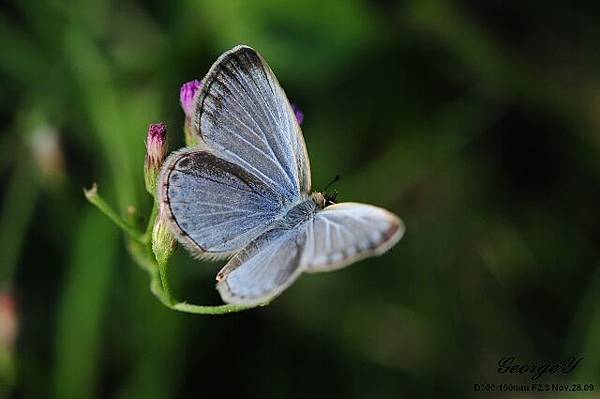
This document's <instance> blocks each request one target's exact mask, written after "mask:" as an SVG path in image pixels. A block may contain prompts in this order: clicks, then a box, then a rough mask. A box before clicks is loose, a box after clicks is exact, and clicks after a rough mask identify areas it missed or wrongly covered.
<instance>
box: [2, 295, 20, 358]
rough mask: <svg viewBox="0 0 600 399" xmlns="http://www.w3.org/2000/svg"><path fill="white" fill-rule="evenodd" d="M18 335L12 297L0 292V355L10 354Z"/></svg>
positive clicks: (17, 324)
mask: <svg viewBox="0 0 600 399" xmlns="http://www.w3.org/2000/svg"><path fill="white" fill-rule="evenodd" d="M18 333H19V314H18V309H17V305H16V303H15V299H14V297H13V295H12V294H11V293H10V292H8V291H1V292H0V353H12V352H13V349H14V347H15V341H16V338H17V334H18Z"/></svg>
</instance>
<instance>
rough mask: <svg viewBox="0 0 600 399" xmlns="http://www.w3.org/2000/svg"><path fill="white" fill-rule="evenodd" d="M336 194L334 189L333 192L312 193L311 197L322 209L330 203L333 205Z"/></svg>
mask: <svg viewBox="0 0 600 399" xmlns="http://www.w3.org/2000/svg"><path fill="white" fill-rule="evenodd" d="M337 195H338V193H337V191H334V192H333V193H328V192H323V193H312V195H311V197H312V200H313V201H314V203H315V204H317V206H318V207H319V208H321V209H323V208H325V207H328V206H330V205H334V204H335V200H336V198H337Z"/></svg>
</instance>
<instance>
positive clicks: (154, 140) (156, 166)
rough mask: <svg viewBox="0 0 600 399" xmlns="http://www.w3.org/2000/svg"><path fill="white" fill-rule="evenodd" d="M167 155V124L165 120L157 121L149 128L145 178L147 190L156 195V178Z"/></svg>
mask: <svg viewBox="0 0 600 399" xmlns="http://www.w3.org/2000/svg"><path fill="white" fill-rule="evenodd" d="M166 156H167V125H166V124H165V123H164V122H160V123H155V124H152V125H150V127H149V128H148V137H147V138H146V160H145V162H144V178H145V180H146V190H147V191H148V192H149V193H150V194H152V195H154V192H155V190H156V179H157V177H158V173H159V171H160V167H161V165H162V163H163V161H164V160H165V157H166Z"/></svg>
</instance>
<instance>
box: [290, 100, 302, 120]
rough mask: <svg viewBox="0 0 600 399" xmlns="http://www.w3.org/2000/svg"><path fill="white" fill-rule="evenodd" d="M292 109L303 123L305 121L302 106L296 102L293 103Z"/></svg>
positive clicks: (297, 118)
mask: <svg viewBox="0 0 600 399" xmlns="http://www.w3.org/2000/svg"><path fill="white" fill-rule="evenodd" d="M292 110H293V111H294V114H295V115H296V120H297V121H298V124H299V125H301V124H302V122H303V121H304V114H303V113H302V111H300V107H298V106H297V105H296V104H294V103H292Z"/></svg>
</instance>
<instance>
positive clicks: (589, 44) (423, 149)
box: [0, 0, 600, 398]
mask: <svg viewBox="0 0 600 399" xmlns="http://www.w3.org/2000/svg"><path fill="white" fill-rule="evenodd" d="M239 43H245V44H248V45H251V46H253V47H255V48H256V49H258V50H259V51H260V52H261V53H262V54H263V56H264V57H265V58H266V59H267V60H268V61H269V63H270V65H271V67H272V68H273V70H274V71H275V73H276V74H277V76H278V77H279V80H280V82H281V83H282V85H283V86H284V88H285V89H286V92H287V94H288V96H289V98H290V99H291V101H293V102H295V103H297V104H298V105H299V106H300V108H301V109H302V110H303V111H304V114H305V121H304V124H303V131H304V135H305V139H306V142H307V146H308V149H309V153H310V157H311V164H312V167H313V171H312V172H313V185H314V187H315V188H317V189H318V188H322V187H323V186H324V185H325V184H326V183H327V182H328V181H329V180H330V179H331V178H332V177H333V176H335V175H336V174H340V175H341V176H342V180H341V181H340V182H339V183H338V184H337V186H336V188H337V190H338V191H339V192H340V199H341V200H342V201H347V200H353V201H362V202H368V203H373V204H376V205H380V206H384V207H386V208H389V209H390V210H392V211H394V212H395V213H397V214H398V215H400V216H401V217H402V218H403V219H404V221H405V223H406V226H407V232H406V235H405V237H404V238H403V240H402V241H400V243H399V244H398V245H397V246H396V247H395V248H394V249H393V250H392V251H391V252H389V253H387V254H386V255H384V256H382V257H380V258H375V259H369V260H366V261H362V262H360V263H358V264H356V265H354V266H352V267H350V268H348V269H345V270H343V271H340V272H336V273H330V274H317V275H307V276H304V277H302V278H301V279H300V280H299V281H298V282H297V283H296V284H295V285H294V286H293V287H292V288H290V289H289V290H287V291H286V292H285V293H284V294H283V295H282V296H281V297H280V298H278V299H277V300H276V301H275V302H273V303H272V304H271V305H270V306H268V307H265V308H260V309H254V310H250V311H246V312H242V313H238V314H232V315H226V316H213V317H210V316H194V315H187V314H182V313H177V312H174V311H171V310H168V309H167V308H165V307H163V306H162V305H161V304H160V303H159V301H158V300H156V299H155V298H154V297H153V296H152V294H151V293H150V291H149V290H148V277H147V275H146V274H145V273H144V272H143V271H142V270H141V269H140V268H138V267H137V266H136V265H135V263H134V262H133V261H132V260H131V258H130V256H129V255H128V253H127V250H126V246H125V241H124V237H123V234H122V233H121V232H120V231H119V230H118V229H117V228H116V227H115V226H114V225H112V224H111V223H110V222H109V221H108V220H107V219H106V218H105V217H104V216H102V215H101V214H100V212H98V210H97V209H95V208H94V207H93V206H91V205H90V204H89V203H87V202H86V201H85V198H84V196H83V193H82V188H83V187H89V186H90V185H91V184H92V183H93V182H95V181H97V182H98V185H99V189H100V192H101V193H102V194H103V195H104V196H105V197H106V198H107V199H108V201H109V202H110V203H112V204H114V205H115V207H116V208H117V209H118V210H119V211H120V212H121V213H122V214H125V212H126V209H127V207H128V206H135V207H136V209H138V211H139V213H140V215H142V217H144V216H145V215H147V213H148V212H149V209H150V207H151V199H150V198H149V197H148V195H146V194H145V191H144V182H143V176H142V175H143V158H144V152H145V148H144V140H145V135H146V129H147V126H148V124H149V123H153V122H157V121H160V120H164V121H166V122H167V123H168V124H169V132H170V137H169V139H170V146H171V149H176V148H178V147H180V146H182V145H183V133H182V128H183V122H184V116H183V113H182V111H181V109H180V106H179V98H178V96H179V87H180V85H181V83H183V82H185V81H188V80H191V79H194V78H202V77H203V75H204V73H206V71H207V70H208V68H209V67H210V65H211V63H212V62H213V61H214V60H215V59H216V57H217V56H218V55H219V54H220V53H221V52H223V51H225V50H227V49H229V48H231V47H233V46H234V45H236V44H239ZM598 43H600V3H598V2H590V3H586V2H581V1H575V2H560V1H550V2H548V1H544V2H542V1H530V2H516V1H514V2H505V1H501V0H491V1H485V2H479V1H474V0H468V1H466V0H465V1H449V0H425V1H419V0H412V1H403V2H397V3H396V2H391V1H374V2H366V1H359V0H345V1H342V0H339V1H323V0H305V1H289V2H281V1H277V0H261V1H252V2H249V1H243V0H237V1H218V0H208V1H175V2H161V1H155V0H154V1H134V0H124V1H112V2H111V1H81V2H60V1H58V0H54V1H39V2H38V1H33V0H19V1H16V0H12V1H8V2H4V3H3V4H2V6H0V79H1V81H0V82H1V87H2V90H1V94H0V121H1V122H0V127H1V129H2V134H1V135H0V150H1V153H0V179H1V180H0V181H1V182H2V191H1V192H2V198H1V202H0V243H1V244H0V286H1V290H2V291H1V293H0V346H1V348H0V397H2V398H4V397H15V398H48V397H50V398H52V397H53V398H172V397H179V398H187V397H211V396H216V395H219V396H221V397H223V396H224V397H228V396H233V395H236V396H238V397H241V396H242V395H243V397H261V398H281V397H289V398H296V397H297V398H306V397H324V396H329V397H344V398H402V397H406V398H468V397H473V398H480V397H490V398H493V397H522V398H532V397H542V396H541V395H540V396H538V395H537V394H536V393H531V392H530V393H512V394H505V393H499V392H495V393H488V394H486V393H481V392H473V384H475V383H508V384H521V383H527V384H529V383H530V382H531V381H530V380H529V378H528V376H516V375H509V376H500V375H498V374H497V372H496V367H497V361H498V359H499V358H501V357H504V356H515V357H517V358H518V359H520V360H521V361H523V362H524V361H530V362H538V363H541V362H555V361H560V360H564V359H566V358H567V357H569V356H573V355H575V356H582V357H584V360H583V362H582V364H581V365H580V366H579V367H578V368H577V370H576V371H575V372H574V373H573V374H569V375H567V376H546V377H543V378H542V379H541V380H540V382H542V383H555V382H561V381H566V382H574V383H582V384H583V383H593V384H595V385H596V391H594V393H582V394H581V395H577V394H569V395H565V396H566V397H569V398H573V397H579V396H581V397H582V398H592V397H600V394H599V393H598V392H600V378H599V377H600V306H599V305H600V271H599V267H598V266H599V265H600V262H599V261H600V259H599V254H600V250H599V249H600V247H599V238H600V215H599V212H598V206H599V202H598V200H599V199H600V161H599V159H600V157H599V156H600V134H599V133H600V74H599V73H598V71H600V52H599V51H598V48H599V47H598ZM220 266H221V264H220V263H216V264H215V263H213V264H211V263H205V262H198V261H194V260H193V259H191V258H190V257H189V256H188V254H187V253H186V252H185V251H183V250H181V249H180V250H178V252H177V254H176V256H175V258H174V259H173V260H172V262H171V274H172V278H173V279H174V284H175V290H176V294H177V297H178V298H180V299H185V300H189V301H191V302H195V303H215V304H216V303H218V302H219V297H218V295H217V293H216V291H215V289H214V275H215V274H216V272H217V271H218V270H219V268H220Z"/></svg>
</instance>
